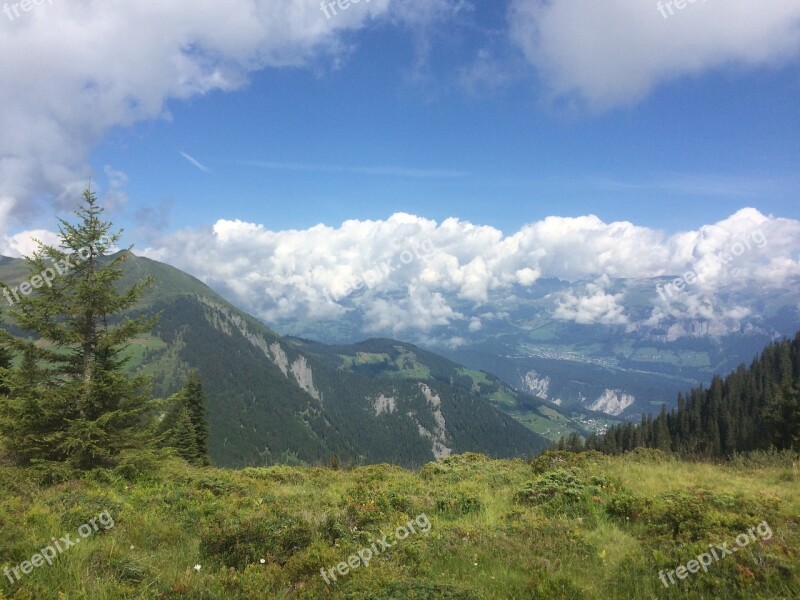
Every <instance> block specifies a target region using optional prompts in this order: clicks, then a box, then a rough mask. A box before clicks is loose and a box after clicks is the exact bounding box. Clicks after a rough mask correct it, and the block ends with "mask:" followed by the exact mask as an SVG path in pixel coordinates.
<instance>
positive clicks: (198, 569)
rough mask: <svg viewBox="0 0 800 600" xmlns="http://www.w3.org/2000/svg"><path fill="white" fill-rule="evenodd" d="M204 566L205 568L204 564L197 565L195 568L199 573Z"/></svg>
mask: <svg viewBox="0 0 800 600" xmlns="http://www.w3.org/2000/svg"><path fill="white" fill-rule="evenodd" d="M202 568H203V567H202V565H195V566H194V570H195V571H197V572H198V573H199V572H200V569H202Z"/></svg>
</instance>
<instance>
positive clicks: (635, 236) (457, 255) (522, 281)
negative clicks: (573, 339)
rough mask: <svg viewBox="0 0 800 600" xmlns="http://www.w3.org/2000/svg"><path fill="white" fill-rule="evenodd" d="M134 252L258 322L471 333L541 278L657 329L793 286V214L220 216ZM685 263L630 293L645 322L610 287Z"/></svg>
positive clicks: (599, 314) (559, 304)
mask: <svg viewBox="0 0 800 600" xmlns="http://www.w3.org/2000/svg"><path fill="white" fill-rule="evenodd" d="M745 241H747V243H749V249H748V248H747V247H746V245H745ZM737 244H740V245H741V246H738V245H737ZM740 251H741V252H740ZM145 254H146V255H147V256H150V257H152V258H156V259H159V260H164V261H166V262H169V263H171V264H174V265H175V266H178V267H180V268H183V269H185V270H187V271H188V272H190V273H192V274H194V275H197V276H198V277H200V278H201V279H203V280H204V281H206V282H207V283H209V284H210V285H212V287H214V288H216V289H218V290H220V291H222V292H223V293H224V294H226V295H227V296H228V297H229V299H230V300H231V301H233V302H235V303H236V304H238V305H239V306H241V307H242V308H244V309H245V310H248V311H250V312H252V313H253V314H255V315H257V316H259V317H261V318H263V319H264V320H266V321H267V322H279V321H281V320H290V319H305V318H310V319H325V318H336V317H339V316H342V315H343V314H344V313H345V312H347V311H354V312H356V313H357V314H359V315H360V316H361V317H362V319H363V323H364V329H365V330H368V331H392V332H399V331H418V332H432V331H434V330H436V328H439V327H446V326H448V325H453V324H456V325H458V326H460V327H463V328H464V329H465V330H466V329H469V328H472V329H473V330H477V328H478V327H480V326H482V324H483V323H485V322H487V321H489V320H498V319H499V320H507V319H509V318H511V317H510V314H509V312H508V311H509V310H510V309H511V308H514V306H519V304H518V303H519V302H522V301H523V300H521V298H523V297H524V295H525V294H526V293H527V292H526V291H525V290H535V289H536V284H537V282H538V281H539V279H540V278H542V277H545V278H558V279H562V280H566V281H569V282H578V284H579V285H573V286H571V287H570V289H569V290H567V291H566V292H564V293H554V294H552V299H551V303H552V307H551V310H552V315H553V316H554V317H556V318H559V319H563V320H571V321H575V322H577V323H599V324H609V325H629V326H633V325H634V324H635V323H641V324H644V325H647V324H649V325H657V324H658V323H660V322H661V321H662V320H664V319H671V318H712V319H735V318H744V315H745V314H746V313H745V312H743V311H748V310H750V311H752V309H753V307H752V306H746V305H745V304H746V303H745V304H742V303H741V302H739V301H737V302H736V303H734V304H732V305H727V304H726V305H723V304H721V303H719V302H718V300H717V299H716V298H717V295H718V293H719V292H720V290H725V292H726V293H728V292H730V291H731V290H735V289H737V288H741V289H745V288H747V287H749V288H751V289H752V288H756V289H758V290H765V289H770V288H774V289H781V288H784V289H786V288H789V287H791V286H792V285H794V283H793V282H796V281H797V278H798V277H800V221H796V220H791V219H781V218H775V217H771V216H765V215H762V214H761V213H760V212H758V211H757V210H754V209H743V210H741V211H739V212H737V213H735V214H734V215H731V216H730V217H728V218H727V219H724V220H722V221H720V222H718V223H714V224H710V225H707V226H704V227H701V228H700V229H698V230H696V231H689V232H679V233H677V234H674V235H672V236H666V235H665V234H664V233H663V232H660V231H656V230H652V229H649V228H646V227H640V226H636V225H634V224H632V223H627V222H616V223H604V222H603V221H602V220H600V219H599V218H597V217H595V216H591V215H590V216H585V217H577V218H561V217H549V218H546V219H544V220H542V221H538V222H536V223H531V224H529V225H526V226H525V227H523V228H522V229H521V230H520V231H518V232H516V233H514V234H512V235H507V236H504V235H503V233H502V232H500V231H499V230H497V229H494V228H493V227H486V226H477V225H474V224H472V223H468V222H465V221H460V220H458V219H447V220H445V221H443V222H441V223H436V222H435V221H432V220H429V219H424V218H421V217H417V216H413V215H409V214H404V213H398V214H396V215H393V216H392V217H390V218H389V219H386V220H379V221H358V220H351V221H346V222H345V223H343V224H342V225H340V226H339V227H330V226H326V225H317V226H315V227H312V228H310V229H305V230H292V231H270V230H268V229H267V228H265V227H264V226H263V225H259V224H255V223H245V222H243V221H229V220H220V221H218V222H217V223H216V224H215V225H214V226H213V227H211V228H207V229H195V230H188V229H187V230H183V231H179V232H177V233H173V234H170V236H169V237H164V238H163V239H160V240H157V243H156V244H154V245H153V246H152V247H150V248H148V249H147V250H146V251H145ZM736 254H738V255H736ZM690 270H691V271H694V272H696V273H697V274H698V276H700V275H701V274H702V277H703V279H702V281H700V280H698V281H697V282H695V283H694V284H693V285H691V286H688V287H687V289H686V291H685V292H684V293H682V294H680V295H679V296H677V295H676V299H675V301H673V302H672V303H670V304H669V305H664V304H663V303H662V302H660V301H659V296H658V293H657V292H656V288H655V282H652V283H651V284H647V285H644V287H640V291H639V292H638V296H639V298H638V301H639V302H641V301H642V300H643V301H644V302H645V303H648V304H649V306H650V311H649V312H648V313H647V315H644V316H642V315H641V314H637V315H635V316H632V313H631V312H630V310H629V304H630V301H631V298H629V290H628V289H627V288H626V287H624V285H623V286H622V287H619V284H618V283H617V282H619V281H627V280H639V281H641V280H645V279H647V278H655V277H662V276H670V277H676V276H683V275H684V274H685V273H686V272H688V271H690ZM615 285H616V286H617V287H614V286H615ZM641 290H644V291H643V292H642V291H641ZM326 296H327V297H326ZM642 296H643V298H642ZM753 298H754V300H753V301H756V299H755V297H753ZM331 300H335V302H332V301H331ZM515 303H517V304H515ZM489 304H491V305H492V308H491V311H492V312H487V310H486V306H487V305H489ZM501 311H506V312H501ZM511 314H513V312H511Z"/></svg>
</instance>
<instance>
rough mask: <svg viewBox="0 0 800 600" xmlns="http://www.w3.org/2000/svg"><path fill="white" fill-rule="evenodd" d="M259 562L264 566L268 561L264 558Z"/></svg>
mask: <svg viewBox="0 0 800 600" xmlns="http://www.w3.org/2000/svg"><path fill="white" fill-rule="evenodd" d="M258 562H260V563H261V564H262V565H263V564H264V563H266V562H267V561H266V560H264V559H263V558H262V559H261V560H260V561H258Z"/></svg>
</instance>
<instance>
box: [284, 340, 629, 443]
mask: <svg viewBox="0 0 800 600" xmlns="http://www.w3.org/2000/svg"><path fill="white" fill-rule="evenodd" d="M290 339H291V340H292V341H293V342H294V343H295V344H297V345H299V346H300V347H302V348H303V350H304V351H306V352H308V353H310V354H313V355H314V356H316V357H318V358H319V359H320V360H323V361H325V362H326V363H327V364H328V365H329V366H330V367H332V368H335V369H337V371H338V372H340V373H357V374H359V375H364V376H367V377H370V378H383V379H393V380H404V379H410V380H416V381H424V380H426V379H431V378H432V379H435V380H436V381H439V382H442V383H446V384H448V385H451V386H453V387H455V388H457V389H459V390H463V391H465V392H468V393H471V394H474V395H477V396H479V397H480V398H483V399H484V400H486V401H487V402H489V403H491V404H492V405H494V406H495V407H496V408H498V409H499V410H501V411H503V412H505V413H507V414H509V415H511V416H512V417H514V418H515V419H516V420H517V421H519V422H520V423H522V424H523V425H525V426H526V427H528V428H529V429H530V430H531V431H534V432H536V433H537V434H540V435H543V436H544V437H546V438H548V439H550V440H552V441H557V440H558V439H559V438H561V437H562V436H567V435H570V434H577V435H579V436H583V437H585V436H587V435H589V434H591V433H595V432H602V431H604V430H605V428H606V427H607V426H608V425H611V424H616V423H618V420H617V419H614V418H611V417H608V415H603V414H600V413H593V412H591V411H588V410H574V411H571V412H570V416H567V415H566V414H564V413H563V412H561V411H560V410H559V409H558V408H557V407H556V406H555V405H554V404H551V403H549V402H545V401H543V400H541V399H540V398H537V397H535V396H532V395H531V394H526V393H524V392H520V391H519V390H516V389H514V388H512V387H510V386H508V385H507V384H506V383H504V382H503V381H501V380H500V379H499V378H497V377H495V376H494V375H492V374H491V373H487V372H485V371H479V370H476V369H468V368H466V367H464V366H462V365H459V364H456V363H455V362H453V361H451V360H448V359H446V358H443V357H442V356H439V355H438V354H435V353H433V352H430V351H427V350H424V349H422V348H419V347H418V346H415V345H413V344H407V343H404V342H398V341H397V340H392V339H370V340H366V341H363V342H359V343H357V344H348V345H327V344H320V343H317V342H312V341H309V340H304V339H301V338H290Z"/></svg>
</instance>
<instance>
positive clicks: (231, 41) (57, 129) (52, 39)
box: [0, 0, 464, 226]
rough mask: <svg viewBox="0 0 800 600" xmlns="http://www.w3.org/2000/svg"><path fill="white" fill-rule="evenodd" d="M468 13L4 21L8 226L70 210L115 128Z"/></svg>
mask: <svg viewBox="0 0 800 600" xmlns="http://www.w3.org/2000/svg"><path fill="white" fill-rule="evenodd" d="M463 4H464V3H463V1H456V0H435V1H431V0H371V2H361V3H359V4H354V5H352V6H351V7H350V8H349V9H348V10H345V11H340V12H339V13H338V14H337V15H336V17H335V18H330V19H329V18H326V17H325V14H324V13H323V12H322V11H321V10H320V4H319V2H315V1H310V0H282V1H280V2H273V1H269V2H266V1H257V0H170V1H169V2H163V1H160V0H136V2H129V1H125V0H105V1H103V2H92V1H89V0H70V1H69V2H53V3H44V4H42V5H40V6H37V7H35V8H34V10H31V11H29V12H23V11H21V12H20V14H19V16H18V17H15V18H13V19H9V18H6V16H5V15H4V16H3V17H2V18H0V55H2V56H5V57H7V60H3V61H0V105H2V106H3V110H2V111H0V131H2V132H3V135H2V136H0V217H3V218H2V223H4V224H5V225H6V226H9V225H10V223H9V221H8V219H10V218H13V219H14V220H15V223H16V224H17V225H19V224H20V223H22V224H24V223H25V222H26V220H27V218H28V217H29V216H30V215H31V214H32V213H34V211H35V210H36V209H35V207H36V203H35V202H34V200H36V199H41V198H55V204H56V206H58V207H59V208H69V207H70V206H71V204H72V199H73V198H74V194H73V192H74V191H76V189H78V188H80V187H81V186H83V185H85V182H86V179H87V178H88V175H89V172H88V168H87V166H86V157H87V154H88V152H89V150H90V149H91V148H92V147H93V145H95V144H96V143H97V142H98V141H99V140H101V139H102V137H103V135H104V134H105V133H106V132H107V131H108V130H109V128H111V127H114V126H129V125H132V124H134V123H136V122H139V121H142V120H149V119H160V118H169V110H168V103H169V102H170V101H175V100H177V101H180V100H185V99H188V98H191V97H193V96H197V95H202V94H206V93H209V92H212V91H232V90H237V89H239V88H241V87H242V86H243V85H245V84H246V83H247V81H248V78H249V76H250V75H251V74H252V73H253V72H255V71H258V70H261V69H266V68H280V67H286V66H306V65H310V64H311V63H313V62H314V61H317V60H319V59H321V58H325V57H327V58H329V59H330V61H331V62H332V64H334V65H336V64H337V63H338V62H340V61H341V60H343V59H345V58H346V57H347V55H348V53H349V52H350V51H351V43H350V42H348V41H347V39H346V38H345V37H344V35H345V34H346V33H347V32H349V31H354V30H358V29H360V28H363V27H365V26H366V25H368V24H369V23H371V22H373V21H381V20H384V21H390V22H394V23H408V24H409V26H411V27H424V26H426V24H429V23H430V22H431V21H433V20H435V19H439V18H443V17H446V16H447V15H448V14H451V13H452V12H453V11H458V10H460V9H461V8H462V7H463ZM448 11H449V12H448ZM31 74H35V75H34V76H32V75H31ZM116 180H117V181H118V180H119V178H118V177H117V178H116ZM78 191H79V190H78ZM117 200H118V201H124V198H123V197H121V196H118V197H117Z"/></svg>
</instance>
